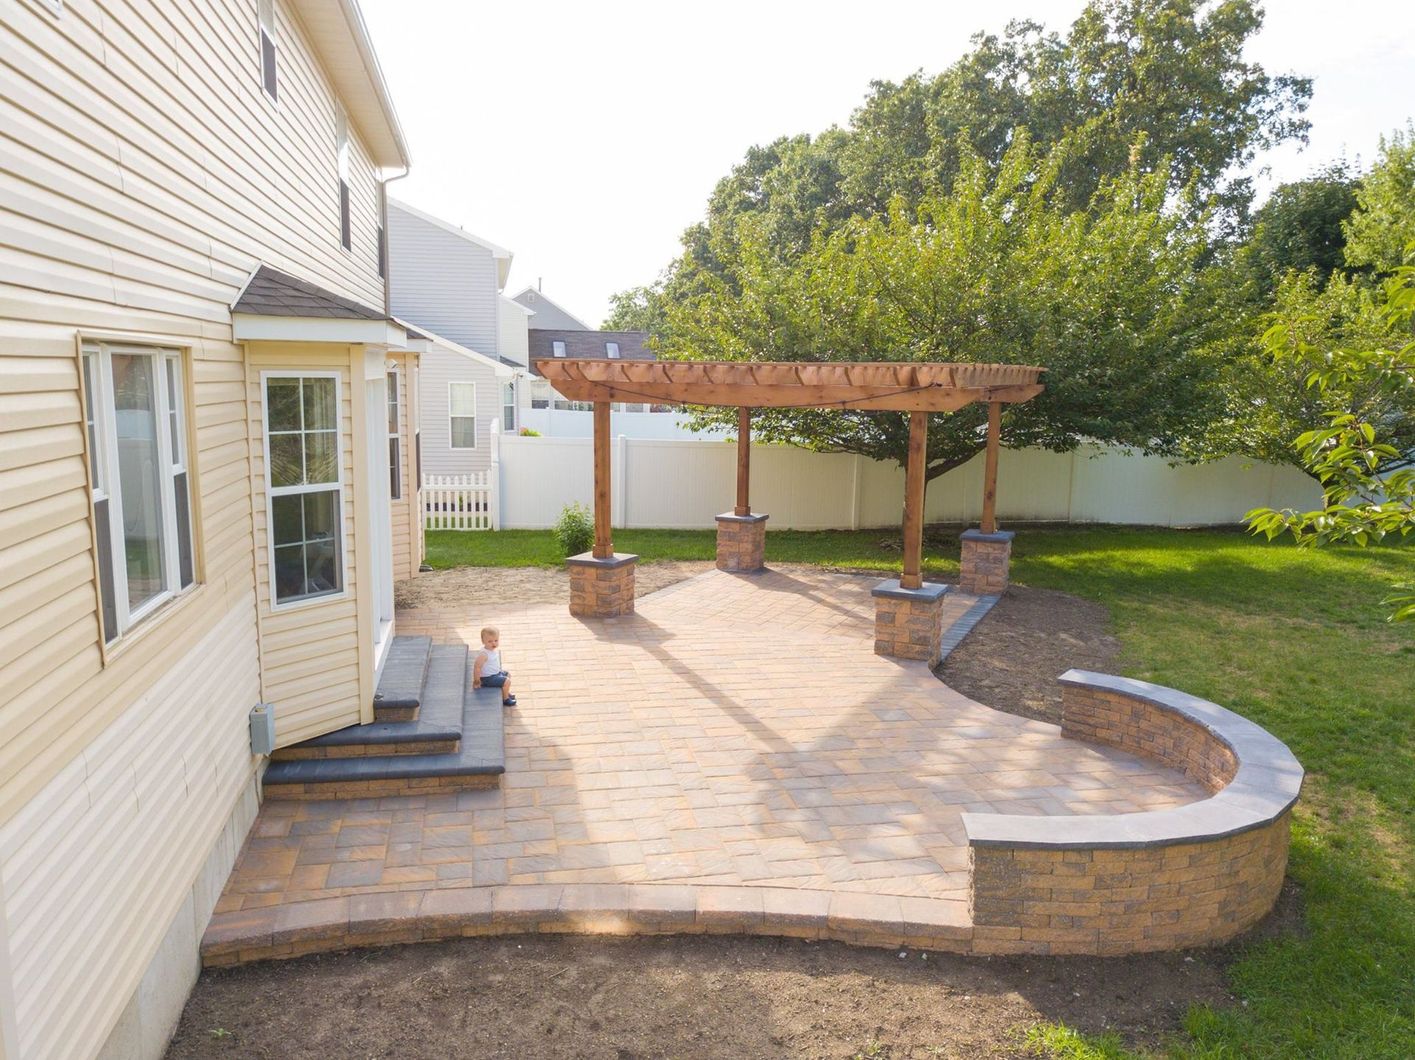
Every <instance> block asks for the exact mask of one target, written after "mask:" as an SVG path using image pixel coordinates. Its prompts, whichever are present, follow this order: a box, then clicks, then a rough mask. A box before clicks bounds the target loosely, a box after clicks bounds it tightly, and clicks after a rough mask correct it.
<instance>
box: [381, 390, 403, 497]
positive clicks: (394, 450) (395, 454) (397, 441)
mask: <svg viewBox="0 0 1415 1060" xmlns="http://www.w3.org/2000/svg"><path fill="white" fill-rule="evenodd" d="M402 397H403V395H402V391H401V389H400V384H399V382H398V369H397V368H390V369H388V409H387V410H385V411H392V413H393V415H394V416H396V417H397V419H398V422H397V424H396V425H395V426H394V427H393V429H392V430H390V431H389V432H388V440H389V441H390V442H391V443H392V445H391V446H390V447H389V453H388V455H389V458H390V460H389V468H388V477H389V480H390V481H389V484H388V485H389V494H388V495H389V497H390V498H391V499H392V500H395V501H401V500H402V499H403V400H402ZM394 461H396V467H397V475H398V489H397V492H394V491H393V489H392V486H393V483H392V478H393V474H394V466H395V465H394Z"/></svg>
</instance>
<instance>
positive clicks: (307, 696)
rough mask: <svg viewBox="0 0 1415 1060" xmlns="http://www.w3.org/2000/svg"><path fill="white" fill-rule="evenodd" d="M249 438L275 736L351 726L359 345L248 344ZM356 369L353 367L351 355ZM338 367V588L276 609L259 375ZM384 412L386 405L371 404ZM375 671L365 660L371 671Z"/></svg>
mask: <svg viewBox="0 0 1415 1060" xmlns="http://www.w3.org/2000/svg"><path fill="white" fill-rule="evenodd" d="M246 351H247V358H246V361H247V366H248V367H247V387H248V390H247V393H248V401H249V406H248V413H249V417H250V438H251V492H252V496H253V500H254V505H255V519H254V522H255V571H256V595H257V599H258V601H259V606H260V642H261V674H262V676H263V689H264V697H265V700H266V701H267V702H270V703H273V704H275V736H276V743H277V744H279V745H280V746H282V747H283V746H285V745H286V744H291V743H298V742H299V741H301V740H304V739H308V738H309V737H311V736H318V735H320V734H321V733H326V732H329V731H331V730H333V729H337V728H341V727H343V726H345V725H356V724H358V723H359V721H360V720H361V712H362V693H361V684H360V673H361V670H360V667H361V665H362V660H363V656H364V655H365V654H366V649H365V646H364V643H363V638H362V637H361V636H360V633H359V614H358V607H357V599H356V598H357V592H358V580H357V578H356V575H355V570H356V568H357V566H358V559H359V557H358V545H356V543H355V537H356V531H355V522H354V498H355V494H356V492H357V489H356V483H355V477H354V464H355V460H354V446H355V444H356V441H357V444H360V445H362V444H363V437H364V436H363V433H362V431H356V430H355V428H354V395H353V389H352V387H353V386H358V387H360V388H362V387H363V385H364V383H363V376H362V366H363V350H362V349H361V348H355V349H354V350H353V351H352V353H351V350H350V348H349V347H347V346H338V347H331V346H329V345H322V344H321V345H298V344H294V343H267V342H259V343H256V342H252V343H247V344H246ZM351 356H352V357H354V358H356V359H357V364H358V366H359V373H358V374H356V375H354V374H351V365H350V358H351ZM263 372H275V373H277V374H282V375H283V374H288V375H299V374H301V373H305V372H314V373H318V372H338V373H339V439H340V441H339V444H340V449H341V452H340V459H341V461H342V467H343V491H342V492H343V496H342V503H343V509H344V540H343V542H342V544H341V551H342V562H343V566H344V591H343V593H342V594H341V595H339V596H335V597H330V598H328V599H313V600H309V601H301V602H298V603H294V604H282V605H281V606H279V607H275V606H274V604H273V599H274V597H273V592H272V586H271V571H270V536H269V513H268V505H269V498H268V497H267V495H266V476H265V434H264V430H265V422H264V408H265V406H264V396H263V393H262V389H263V388H262V384H261V374H262V373H263ZM377 411H378V412H379V413H380V414H384V415H386V411H385V410H382V409H380V410H377ZM371 670H372V667H371V664H370V671H371Z"/></svg>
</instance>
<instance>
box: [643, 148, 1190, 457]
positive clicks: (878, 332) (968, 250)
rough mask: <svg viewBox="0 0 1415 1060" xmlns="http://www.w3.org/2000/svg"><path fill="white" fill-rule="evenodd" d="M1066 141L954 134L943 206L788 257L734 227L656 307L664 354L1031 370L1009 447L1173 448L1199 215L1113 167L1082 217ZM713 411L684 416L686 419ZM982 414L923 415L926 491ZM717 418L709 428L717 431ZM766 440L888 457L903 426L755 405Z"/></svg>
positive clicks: (745, 221) (898, 206)
mask: <svg viewBox="0 0 1415 1060" xmlns="http://www.w3.org/2000/svg"><path fill="white" fill-rule="evenodd" d="M1078 149H1081V148H1079V147H1078V145H1076V144H1074V143H1071V142H1068V141H1063V142H1062V143H1061V144H1058V145H1056V146H1055V147H1053V148H1052V149H1051V150H1049V151H1045V152H1044V151H1041V150H1039V149H1037V148H1035V147H1034V146H1033V145H1032V144H1031V142H1030V140H1029V139H1028V137H1027V136H1026V135H1025V133H1021V132H1019V133H1018V135H1017V136H1016V137H1015V138H1014V141H1013V143H1012V145H1011V146H1010V147H1009V148H1008V150H1007V152H1006V153H1005V154H1004V156H1003V157H1002V159H1001V160H1000V161H999V162H998V163H997V164H996V165H994V164H993V163H992V162H991V160H988V159H985V158H983V157H982V156H981V155H980V154H978V153H977V152H976V151H974V150H973V148H972V147H971V145H970V144H969V143H968V142H966V141H964V142H963V143H961V144H960V145H959V146H958V149H957V151H958V158H959V171H958V175H957V177H956V178H955V180H954V181H953V185H952V188H951V189H950V191H949V193H948V194H942V195H937V196H935V195H926V196H925V197H924V198H923V200H922V201H921V202H920V203H919V204H918V205H917V206H911V205H909V204H908V203H906V202H905V201H904V199H903V198H902V197H897V198H896V200H895V202H894V204H893V205H892V206H891V208H890V209H889V211H888V212H887V213H885V214H882V215H881V214H876V215H872V216H868V217H857V218H854V219H852V220H850V221H848V222H847V223H845V224H843V225H842V226H840V227H838V228H836V229H834V230H833V231H827V230H824V229H821V228H818V229H817V230H816V231H815V233H814V234H813V235H812V236H811V238H810V240H809V242H808V245H807V246H806V248H805V249H804V250H803V251H802V252H800V253H799V254H796V255H793V256H791V257H790V258H783V256H782V255H780V254H779V253H777V248H776V245H775V242H774V238H773V231H774V229H773V227H772V225H771V224H770V223H769V222H768V221H767V220H766V219H764V218H759V217H744V218H742V219H740V222H739V225H738V227H737V230H736V231H735V232H734V233H733V237H732V239H731V240H730V241H727V240H723V241H722V242H721V243H719V244H716V245H710V249H711V250H712V252H713V253H715V254H717V255H719V261H720V263H721V264H722V265H723V266H724V268H725V269H726V271H727V273H728V275H729V277H730V279H723V278H719V277H717V276H716V275H714V274H712V273H709V272H702V273H699V276H700V284H701V288H700V290H698V291H697V292H695V293H692V294H690V295H687V296H685V297H682V298H679V299H675V300H670V301H669V302H668V303H667V305H666V317H665V320H664V326H663V328H662V332H661V333H662V336H663V337H662V352H663V354H664V355H665V356H670V357H672V356H681V357H708V358H715V359H726V360H778V361H790V360H825V361H870V360H886V361H948V360H958V361H982V362H987V361H1000V362H1012V363H1024V364H1037V365H1041V366H1043V367H1045V368H1047V369H1048V374H1047V375H1046V377H1045V380H1044V381H1045V383H1046V386H1047V389H1046V391H1045V393H1044V394H1043V395H1042V396H1041V397H1039V398H1036V399H1034V400H1033V401H1031V402H1028V403H1026V404H1023V405H1016V406H1009V407H1008V408H1007V411H1006V413H1005V415H1004V431H1005V434H1006V437H1007V440H1008V444H1010V445H1017V446H1022V445H1036V446H1042V447H1045V448H1048V449H1052V450H1056V451H1065V450H1069V449H1072V448H1075V447H1076V446H1078V445H1080V444H1082V443H1083V442H1085V441H1088V440H1096V441H1101V442H1110V443H1115V444H1119V445H1125V446H1133V447H1135V448H1137V449H1140V450H1143V451H1145V452H1152V453H1165V454H1175V453H1177V452H1178V451H1179V447H1180V444H1181V442H1182V439H1184V438H1185V437H1186V436H1187V435H1188V434H1189V433H1190V432H1191V430H1192V429H1193V425H1194V423H1195V421H1196V419H1202V418H1205V417H1207V416H1208V415H1209V413H1208V411H1207V409H1206V407H1205V402H1206V400H1207V398H1206V395H1205V383H1206V381H1207V380H1208V379H1209V378H1210V377H1211V366H1210V365H1209V364H1208V363H1207V362H1206V361H1205V360H1204V358H1203V357H1202V356H1201V355H1199V354H1197V353H1196V352H1195V351H1197V350H1200V349H1202V348H1203V346H1204V345H1205V343H1206V341H1207V339H1208V334H1209V331H1210V329H1211V328H1212V327H1213V324H1214V321H1213V315H1212V313H1211V312H1210V311H1209V305H1210V302H1211V300H1210V299H1208V298H1206V297H1203V294H1204V292H1203V290H1202V287H1201V283H1202V279H1201V276H1200V272H1199V270H1198V267H1197V263H1198V261H1199V260H1200V258H1201V256H1202V254H1203V253H1204V250H1205V247H1206V236H1207V227H1206V221H1207V218H1206V217H1205V216H1204V215H1202V214H1200V215H1195V214H1194V213H1193V212H1192V211H1191V210H1189V209H1188V203H1187V202H1186V201H1185V199H1184V198H1183V197H1182V196H1179V197H1176V196H1174V195H1173V194H1172V193H1171V184H1170V181H1169V179H1168V172H1167V171H1166V170H1165V169H1163V168H1162V167H1160V168H1155V169H1152V171H1151V172H1148V173H1144V172H1141V167H1140V166H1139V165H1136V166H1133V167H1131V169H1129V170H1128V171H1125V172H1123V173H1122V174H1121V175H1120V176H1118V177H1116V178H1114V179H1108V180H1105V181H1103V182H1102V183H1101V185H1100V187H1099V188H1098V190H1097V192H1096V194H1095V195H1094V196H1093V197H1092V199H1091V201H1090V202H1088V203H1087V204H1085V207H1084V208H1080V209H1078V208H1075V207H1073V205H1072V204H1071V202H1070V198H1071V196H1070V189H1069V188H1068V187H1066V186H1064V185H1063V184H1062V183H1061V181H1060V174H1061V173H1062V172H1063V171H1065V169H1066V168H1067V166H1068V164H1069V163H1070V161H1071V160H1072V158H1073V157H1074V152H1075V151H1076V150H1078ZM729 411H730V410H728V411H724V410H712V409H707V410H702V411H700V412H699V413H698V416H699V419H700V421H701V422H727V421H728V419H730V418H731V417H730V416H729ZM984 415H985V413H984V410H983V409H982V408H981V407H979V406H972V407H970V408H968V409H965V410H963V411H961V412H959V413H956V414H952V415H940V416H934V417H932V418H931V427H930V434H929V462H928V471H927V474H928V476H929V477H930V478H933V477H935V476H937V475H940V474H942V473H943V472H945V471H947V470H949V469H950V468H953V467H957V466H958V465H959V464H962V463H963V462H965V461H966V460H968V459H969V458H970V457H972V456H973V455H974V454H975V453H977V452H978V451H979V450H980V449H981V447H982V444H983V433H982V425H983V422H984ZM724 417H727V419H724ZM755 429H756V431H757V433H758V435H759V436H760V437H763V438H764V439H767V440H775V441H783V442H791V443H795V444H802V445H806V446H809V447H811V448H816V449H822V450H827V451H842V452H854V453H862V454H864V455H866V456H871V457H875V458H879V459H892V460H898V461H900V462H901V463H902V462H903V458H904V455H905V452H906V448H907V433H908V428H907V417H904V416H901V415H899V414H897V413H875V412H861V411H849V412H842V411H840V410H838V409H804V410H792V409H782V410H762V411H761V412H759V413H758V415H757V417H756V419H755Z"/></svg>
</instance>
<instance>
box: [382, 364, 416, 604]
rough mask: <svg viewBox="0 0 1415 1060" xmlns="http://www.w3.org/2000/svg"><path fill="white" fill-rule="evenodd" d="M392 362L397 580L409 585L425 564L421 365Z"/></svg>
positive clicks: (394, 573)
mask: <svg viewBox="0 0 1415 1060" xmlns="http://www.w3.org/2000/svg"><path fill="white" fill-rule="evenodd" d="M389 360H390V361H393V362H395V363H396V364H397V365H398V392H399V393H398V396H399V400H400V403H401V404H400V407H399V410H398V413H399V416H398V451H399V464H400V476H401V479H402V483H403V496H402V497H401V498H400V499H398V500H395V501H393V502H392V507H391V514H392V522H393V580H394V581H395V582H402V581H407V580H408V579H409V578H411V577H412V576H413V575H415V574H417V572H418V566H419V565H420V564H421V563H422V555H421V546H422V531H421V529H420V528H419V519H420V516H421V513H420V512H419V510H418V483H417V481H416V480H417V461H416V459H415V455H414V446H415V445H416V441H415V440H414V437H413V435H414V431H413V425H414V424H415V423H417V422H418V420H417V386H418V383H417V375H418V373H417V362H418V357H417V355H416V354H411V353H395V354H390V355H389Z"/></svg>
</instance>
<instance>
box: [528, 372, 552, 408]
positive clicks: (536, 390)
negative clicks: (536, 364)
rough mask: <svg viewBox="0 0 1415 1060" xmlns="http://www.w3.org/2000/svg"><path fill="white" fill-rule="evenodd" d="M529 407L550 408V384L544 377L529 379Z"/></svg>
mask: <svg viewBox="0 0 1415 1060" xmlns="http://www.w3.org/2000/svg"><path fill="white" fill-rule="evenodd" d="M531 408H533V409H548V408H550V384H549V383H548V382H546V381H545V380H544V379H532V380H531Z"/></svg>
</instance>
